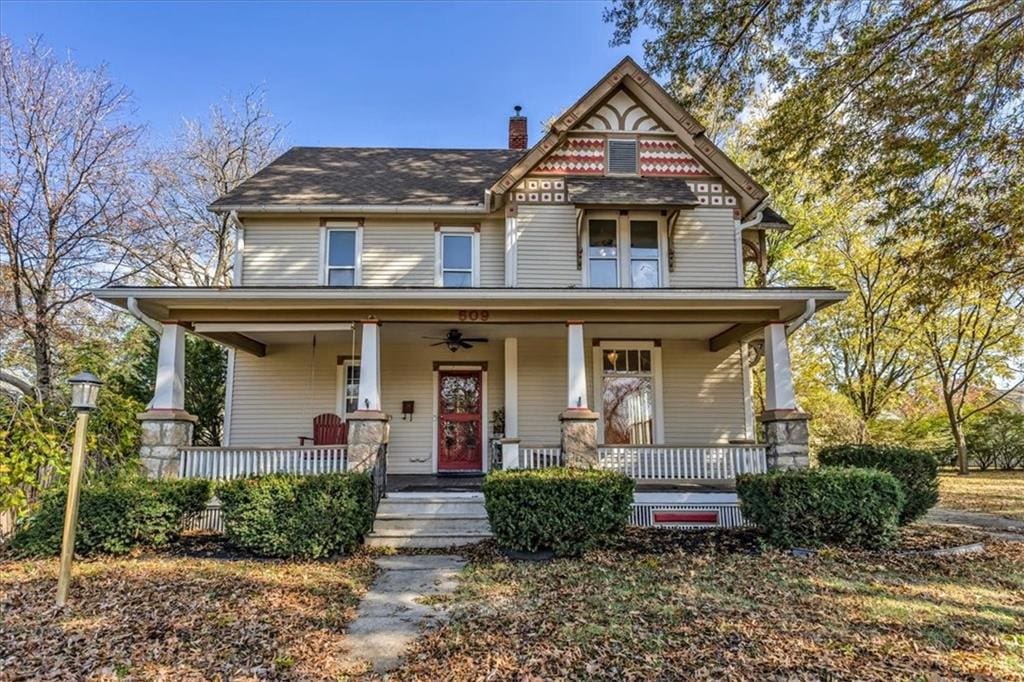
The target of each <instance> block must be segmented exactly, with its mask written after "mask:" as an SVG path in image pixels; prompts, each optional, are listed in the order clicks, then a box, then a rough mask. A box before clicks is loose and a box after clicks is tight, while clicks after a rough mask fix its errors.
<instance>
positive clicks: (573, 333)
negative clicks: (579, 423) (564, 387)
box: [566, 320, 588, 410]
mask: <svg viewBox="0 0 1024 682" xmlns="http://www.w3.org/2000/svg"><path fill="white" fill-rule="evenodd" d="M566 327H567V328H568V332H569V333H568V339H569V392H568V402H567V403H566V407H567V408H569V409H570V410H585V409H588V406H587V354H586V352H585V350H584V347H583V323H582V322H577V321H575V320H573V321H569V322H567V323H566Z"/></svg>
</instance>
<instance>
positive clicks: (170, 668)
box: [0, 556, 375, 680]
mask: <svg viewBox="0 0 1024 682" xmlns="http://www.w3.org/2000/svg"><path fill="white" fill-rule="evenodd" d="M374 574H375V568H374V566H373V564H372V563H371V562H370V561H369V559H367V558H366V557H361V558H352V559H347V560H343V561H338V562H331V563H326V562H325V563H301V562H284V561H255V560H226V559H208V558H201V559H197V558H186V557H176V556H153V557H142V558H123V559H103V560H95V561H81V562H78V563H76V564H75V577H74V581H73V583H72V586H71V595H70V598H69V603H68V607H67V609H66V610H65V611H64V612H61V611H59V610H58V609H57V608H56V607H55V606H54V604H53V597H54V590H55V587H56V575H57V561H56V560H55V559H51V560H45V561H0V618H2V620H0V680H15V679H26V680H28V679H31V680H36V679H76V680H77V679H89V680H93V679H95V680H107V679H111V680H113V679H138V680H151V679H165V680H210V679H221V680H228V679H231V680H262V679H268V678H271V679H274V678H297V679H336V678H337V677H338V675H339V674H340V670H339V664H338V663H337V660H338V657H339V654H340V653H341V652H342V651H343V649H342V648H341V641H342V637H343V632H344V627H345V625H346V624H347V623H348V622H349V621H350V620H351V619H352V618H353V617H354V615H355V607H356V605H357V604H358V600H359V597H360V596H361V594H362V593H363V592H364V591H365V589H366V586H367V585H368V584H369V582H370V581H372V579H373V576H374Z"/></svg>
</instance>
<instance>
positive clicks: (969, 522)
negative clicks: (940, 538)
mask: <svg viewBox="0 0 1024 682" xmlns="http://www.w3.org/2000/svg"><path fill="white" fill-rule="evenodd" d="M925 521H927V522H928V523H934V524H936V525H939V526H963V527H966V528H973V529H976V530H980V531H983V532H985V533H988V534H989V535H991V536H992V537H995V538H999V539H1000V540H1010V541H1012V542H1024V521H1017V520H1016V519H1008V518H1006V517H1003V516H996V515H994V514H982V513H980V512H969V511H961V510H959V509H944V508H942V507H935V508H933V509H931V510H929V511H928V514H927V515H926V516H925Z"/></svg>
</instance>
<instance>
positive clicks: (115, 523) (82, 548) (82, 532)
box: [11, 474, 211, 556]
mask: <svg viewBox="0 0 1024 682" xmlns="http://www.w3.org/2000/svg"><path fill="white" fill-rule="evenodd" d="M210 488H211V486H210V482H209V481H206V480H201V479H192V480H172V481H168V480H164V481H153V480H148V479H145V478H142V477H140V476H135V475H128V474H121V475H117V476H113V475H112V476H105V477H101V478H98V479H96V480H93V481H89V482H87V483H86V484H85V485H84V486H82V491H81V497H80V498H79V507H78V531H77V533H76V536H75V553H76V554H82V555H92V554H127V553H128V552H130V551H131V550H133V549H136V548H140V547H162V546H165V545H168V544H170V543H171V542H173V541H174V540H176V539H177V538H178V535H179V533H180V531H181V526H182V521H183V520H184V519H185V518H186V517H188V516H189V515H192V514H198V513H199V512H201V511H203V510H204V509H205V508H206V503H207V501H208V500H209V499H210ZM66 503H67V486H65V485H59V486H55V487H53V488H51V489H50V490H49V491H48V492H47V493H46V494H45V495H44V497H43V499H42V501H41V503H40V505H39V508H38V510H37V511H36V512H35V513H34V514H32V515H30V516H29V517H27V518H26V519H25V522H24V524H23V525H22V527H20V528H19V529H17V530H16V532H15V535H14V538H13V539H12V540H11V550H12V552H13V553H14V554H16V555H19V556H46V555H54V554H59V553H60V547H61V538H62V534H63V531H64V507H65V505H66Z"/></svg>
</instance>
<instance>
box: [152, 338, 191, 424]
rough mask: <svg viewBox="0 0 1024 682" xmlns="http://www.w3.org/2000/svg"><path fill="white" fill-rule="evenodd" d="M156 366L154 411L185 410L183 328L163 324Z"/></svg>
mask: <svg viewBox="0 0 1024 682" xmlns="http://www.w3.org/2000/svg"><path fill="white" fill-rule="evenodd" d="M163 327H164V331H163V334H161V336H160V355H159V357H158V359H157V365H156V390H155V392H154V394H153V405H152V408H151V409H154V410H184V409H185V327H183V326H182V325H180V324H176V323H174V322H165V323H164V325H163Z"/></svg>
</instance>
